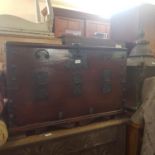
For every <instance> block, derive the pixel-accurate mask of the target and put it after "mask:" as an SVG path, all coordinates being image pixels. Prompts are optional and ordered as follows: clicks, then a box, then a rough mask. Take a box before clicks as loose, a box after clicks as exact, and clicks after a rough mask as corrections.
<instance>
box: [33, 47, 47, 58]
mask: <svg viewBox="0 0 155 155" xmlns="http://www.w3.org/2000/svg"><path fill="white" fill-rule="evenodd" d="M35 57H36V58H37V59H41V58H45V59H49V58H50V55H49V52H48V51H47V50H45V49H39V50H37V51H36V52H35Z"/></svg>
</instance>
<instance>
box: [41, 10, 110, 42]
mask: <svg viewBox="0 0 155 155" xmlns="http://www.w3.org/2000/svg"><path fill="white" fill-rule="evenodd" d="M53 11H54V16H55V17H54V18H55V20H54V33H55V36H56V37H60V36H62V35H64V34H72V35H76V36H82V37H94V34H95V33H100V34H104V35H105V36H104V38H107V39H109V36H110V35H109V34H110V21H109V20H105V19H103V18H101V17H99V16H97V15H93V14H88V13H83V12H79V11H73V10H67V9H61V8H53ZM42 15H43V16H44V18H45V16H47V9H46V8H44V9H43V10H42Z"/></svg>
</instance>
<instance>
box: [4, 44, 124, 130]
mask: <svg viewBox="0 0 155 155" xmlns="http://www.w3.org/2000/svg"><path fill="white" fill-rule="evenodd" d="M5 72H6V94H7V96H6V98H7V99H8V102H7V106H6V108H5V119H6V120H7V123H8V126H9V129H10V130H11V131H12V132H19V131H27V130H31V129H35V128H38V127H44V126H50V125H54V124H59V123H66V122H75V121H79V120H83V119H88V118H89V119H90V118H95V117H100V116H105V115H106V116H107V115H114V114H118V113H120V112H122V110H123V104H124V103H123V101H124V99H123V98H124V97H123V91H124V84H125V72H126V52H125V49H122V48H108V47H71V46H68V47H66V46H50V45H45V44H28V43H7V44H6V61H5Z"/></svg>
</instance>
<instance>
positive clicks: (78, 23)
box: [54, 16, 84, 37]
mask: <svg viewBox="0 0 155 155" xmlns="http://www.w3.org/2000/svg"><path fill="white" fill-rule="evenodd" d="M54 32H55V36H56V37H60V36H62V35H63V34H72V35H76V36H83V35H84V21H83V20H80V19H74V18H67V17H60V16H56V17H55V25H54Z"/></svg>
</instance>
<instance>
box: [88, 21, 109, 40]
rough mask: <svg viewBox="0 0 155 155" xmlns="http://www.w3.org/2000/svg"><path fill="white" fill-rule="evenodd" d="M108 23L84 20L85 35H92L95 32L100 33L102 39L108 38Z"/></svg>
mask: <svg viewBox="0 0 155 155" xmlns="http://www.w3.org/2000/svg"><path fill="white" fill-rule="evenodd" d="M109 31H110V24H109V23H105V22H102V21H94V20H87V21H86V37H93V36H94V35H95V33H102V34H103V35H104V39H108V38H109Z"/></svg>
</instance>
